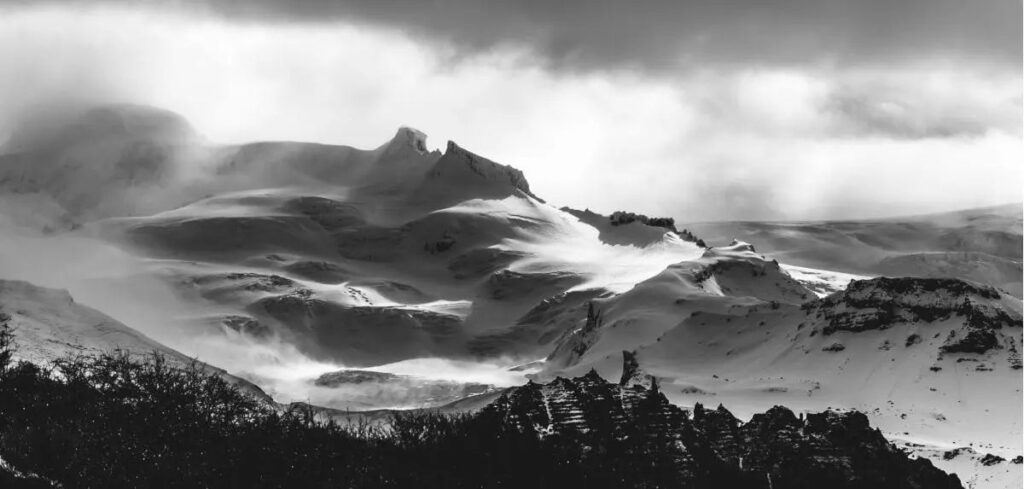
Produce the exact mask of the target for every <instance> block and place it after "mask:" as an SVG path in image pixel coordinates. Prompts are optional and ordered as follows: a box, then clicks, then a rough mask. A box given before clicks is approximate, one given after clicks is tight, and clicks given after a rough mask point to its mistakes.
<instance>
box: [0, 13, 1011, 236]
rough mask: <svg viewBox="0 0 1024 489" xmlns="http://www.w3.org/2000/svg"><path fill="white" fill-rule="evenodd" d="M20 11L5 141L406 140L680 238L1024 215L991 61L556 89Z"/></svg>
mask: <svg viewBox="0 0 1024 489" xmlns="http://www.w3.org/2000/svg"><path fill="white" fill-rule="evenodd" d="M4 9H5V11H4V15H3V16H2V18H0V63H3V65H4V66H6V67H7V71H8V73H12V74H17V76H8V77H3V78H2V79H0V132H10V130H11V129H12V128H13V127H15V126H16V125H17V120H18V119H19V115H20V114H23V113H25V112H26V111H30V110H32V109H33V108H34V107H38V106H39V105H41V104H47V103H53V101H55V100H63V101H74V102H75V103H78V104H93V103H107V102H134V103H142V104H149V105H154V106H158V107H162V108H166V109H169V110H172V111H175V112H178V113H180V114H182V115H183V116H184V117H185V118H186V119H187V120H188V121H190V122H191V124H192V125H193V126H194V127H195V128H196V130H197V131H198V133H199V134H200V135H201V136H202V137H203V138H205V140H207V141H209V142H214V143H240V142H246V141H255V140H303V141H315V142H322V143H329V144H346V145H351V146H355V147H360V148H373V147H376V146H378V145H380V144H382V143H383V142H385V141H386V140H387V139H388V138H390V137H391V135H392V134H394V131H395V130H396V128H398V127H399V126H402V125H410V126H413V127H416V128H418V129H420V130H423V131H424V132H426V133H427V134H428V135H430V138H431V139H430V143H429V144H430V145H431V146H432V147H443V143H444V141H445V140H446V139H452V140H456V141H457V142H459V144H460V145H462V146H463V147H466V148H469V149H470V150H472V151H474V152H476V153H479V154H482V155H485V156H487V157H489V158H491V159H494V160H496V161H499V162H502V163H505V164H510V165H512V166H515V167H517V168H520V169H522V170H523V171H524V172H525V173H526V175H527V178H528V179H529V180H530V183H531V187H532V188H534V190H535V191H536V193H537V194H538V195H540V196H542V197H543V198H545V199H547V200H549V201H550V202H552V203H554V204H556V205H568V206H571V207H575V208H588V207H589V208H591V209H595V210H598V211H603V212H606V213H607V212H611V211H615V210H620V209H621V210H631V211H635V212H643V213H646V214H650V215H667V216H672V217H675V218H676V219H677V220H679V221H682V222H692V221H705V220H738V219H844V218H861V217H878V216H893V215H905V214H919V213H923V212H933V211H942V210H950V209H955V208H965V207H976V206H984V205H994V204H1001V203H1006V202H1014V201H1019V200H1021V193H1020V188H1021V185H1022V183H1024V173H1022V172H1024V170H1022V168H1021V166H1020V165H1019V161H1020V160H1021V158H1022V156H1024V151H1022V140H1021V110H1020V103H1021V88H1020V87H1021V74H1020V72H1019V69H1016V68H1015V67H1014V66H1012V65H1004V64H1000V63H995V62H992V61H991V60H981V59H979V60H978V61H977V63H976V64H975V65H972V66H970V69H965V67H964V62H963V61H962V60H956V61H954V60H952V59H948V60H947V59H942V58H937V57H925V58H921V59H918V60H911V61H907V60H901V61H900V63H897V64H893V63H887V62H886V63H882V62H879V63H875V64H873V63H857V64H853V65H850V66H844V67H837V66H835V65H830V64H829V63H827V62H817V63H811V64H803V65H794V64H748V65H744V66H737V65H735V64H731V63H720V62H714V61H713V60H711V61H708V62H707V63H705V64H704V65H702V66H700V67H699V68H696V69H687V70H682V71H673V72H659V73H650V72H648V71H644V70H634V69H631V68H629V67H628V66H619V65H614V66H609V67H605V68H594V69H587V70H561V69H553V68H551V67H550V66H549V64H548V63H547V62H546V61H544V60H543V59H540V58H537V57H535V56H534V55H533V54H531V52H530V51H529V50H526V49H522V48H521V47H517V45H515V44H510V45H501V46H494V47H492V48H490V49H486V50H482V51H475V52H474V53H473V54H472V55H460V56H453V53H454V52H455V51H457V49H456V48H455V46H452V45H448V44H445V43H444V42H435V41H431V42H424V41H423V40H422V39H421V38H419V37H416V36H412V35H409V34H408V33H405V32H403V31H401V30H398V29H394V28H388V27H386V26H379V25H375V24H360V23H358V22H354V21H351V20H345V19H335V20H326V21H323V22H314V23H304V24H301V25H296V24H292V23H276V22H270V23H263V22H258V21H252V20H250V21H245V22H233V21H231V20H228V19H225V18H223V17H221V16H205V15H202V14H200V13H195V12H190V11H167V10H161V9H151V10H146V9H140V8H130V7H125V6H122V7H113V6H99V7H92V8H88V9H79V10H74V9H59V8H56V7H45V6H44V7H21V8H16V7H11V6H8V7H4ZM111 26H117V28H116V29H112V28H111ZM40 57H45V59H47V60H48V62H47V63H38V62H37V60H38V59H40ZM922 167H927V168H928V169H929V170H928V171H927V172H921V171H919V170H920V168H922ZM837 175H838V176H841V178H837V177H836V176H837ZM993 175H999V176H1000V178H992V176H993ZM908 183H909V185H908ZM637 188H644V190H645V191H644V192H636V191H635V190H636V189H637Z"/></svg>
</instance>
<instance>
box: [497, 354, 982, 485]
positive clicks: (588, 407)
mask: <svg viewBox="0 0 1024 489" xmlns="http://www.w3.org/2000/svg"><path fill="white" fill-rule="evenodd" d="M624 363H625V365H624V368H623V370H624V373H623V379H624V380H625V382H620V383H619V384H612V383H609V382H607V381H605V380H604V379H603V378H601V377H600V375H598V374H597V373H596V372H595V371H591V372H590V373H588V374H586V375H584V376H581V377H577V378H574V379H566V378H561V377H560V378H557V379H555V380H554V381H553V382H551V383H549V384H537V383H532V382H531V383H530V384H527V385H525V386H523V387H519V388H514V389H510V390H508V391H506V392H505V393H503V394H502V395H501V396H500V397H499V398H498V399H497V400H496V401H494V402H493V403H492V404H490V405H488V406H487V407H485V408H484V410H483V411H482V412H483V413H484V414H485V415H488V414H489V415H492V416H495V419H501V420H503V422H504V424H505V425H506V426H507V427H508V428H509V429H514V430H517V431H520V432H524V433H532V434H535V435H536V436H538V437H541V438H544V439H551V440H553V442H558V441H568V442H570V443H580V444H583V446H584V447H586V448H585V450H602V449H606V448H607V447H606V446H605V445H607V444H614V443H626V444H628V445H629V447H630V450H639V451H640V452H642V453H644V454H646V455H645V456H646V457H649V460H651V461H654V460H657V461H658V463H659V464H662V463H668V464H669V465H671V470H670V471H671V472H672V473H673V474H674V476H673V477H674V478H673V483H674V484H677V485H678V486H680V487H735V488H748V487H749V488H773V489H779V488H790V487H792V488H797V487H833V488H868V487H884V488H919V487H929V488H959V487H962V486H961V484H960V481H959V479H958V478H957V477H956V476H955V475H948V474H946V473H944V472H942V471H940V470H938V469H936V468H935V467H934V466H933V465H932V464H931V462H929V461H928V460H926V459H910V458H909V457H908V456H907V455H906V454H905V453H904V452H902V451H900V450H899V449H898V448H897V447H896V446H894V445H893V444H891V443H889V441H887V440H886V439H885V437H883V436H882V434H881V432H879V431H878V430H877V429H873V428H871V426H870V424H869V422H868V419H867V417H866V416H865V415H864V414H861V413H858V412H836V411H825V412H822V413H815V414H808V415H807V416H806V417H805V416H803V415H800V416H797V415H796V414H794V413H793V412H792V411H790V410H789V409H786V408H784V407H779V406H776V407H774V408H772V409H770V410H768V411H767V412H764V413H761V414H756V415H754V416H753V418H752V419H751V420H750V421H749V422H746V423H744V422H742V421H740V420H739V419H737V418H736V417H735V416H733V415H732V413H730V412H729V411H728V410H727V409H725V408H724V407H722V406H719V407H718V408H717V409H714V410H709V409H706V408H704V407H703V406H701V405H700V404H697V405H696V406H694V408H693V411H692V413H691V412H687V411H685V410H683V409H681V408H679V407H677V406H675V405H673V404H671V403H670V402H669V401H668V400H667V399H666V398H665V396H664V395H663V394H662V393H661V392H660V391H659V390H658V387H657V384H656V383H653V384H652V385H651V387H650V388H648V387H645V386H643V385H641V384H638V383H635V382H632V381H631V380H632V379H634V378H635V377H636V375H635V374H637V373H638V371H639V369H638V366H637V365H636V359H635V356H633V355H632V354H627V355H625V362H624ZM652 463H654V462H652ZM658 470H664V467H661V468H659V469H658Z"/></svg>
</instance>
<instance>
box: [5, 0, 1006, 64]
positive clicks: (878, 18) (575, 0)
mask: <svg viewBox="0 0 1024 489" xmlns="http://www.w3.org/2000/svg"><path fill="white" fill-rule="evenodd" d="M0 3H7V4H13V5H24V4H26V3H27V2H25V1H24V0H0ZM51 3H57V4H63V5H71V6H75V7H78V8H82V5H89V3H83V2H72V1H70V0H66V1H60V0H52V1H51ZM96 3H98V4H122V5H125V4H127V5H132V4H134V2H128V1H126V0H108V1H106V2H93V4H96ZM145 5H146V6H147V7H148V8H153V7H154V6H157V5H161V6H165V7H171V8H173V9H177V10H186V11H192V12H195V11H200V12H204V13H206V14H211V15H216V16H220V17H223V18H227V19H232V20H242V21H247V22H264V23H265V22H276V23H296V22H299V23H323V22H330V21H341V22H347V23H358V24H363V25H367V24H369V25H375V26H380V27H387V28H393V29H397V30H400V31H402V32H404V33H406V34H409V35H412V36H416V37H419V38H421V39H429V40H433V41H437V42H439V43H441V44H444V45H446V46H448V48H449V49H450V50H451V51H452V53H454V54H462V55H466V54H469V55H475V54H479V53H487V52H490V51H493V50H495V49H500V48H504V47H508V46H515V47H518V48H522V49H525V50H528V51H530V52H531V54H532V55H533V56H535V57H536V58H538V59H539V60H542V61H543V62H544V63H546V64H547V65H548V66H550V67H554V68H557V69H569V70H576V69H583V70H590V69H607V68H622V67H627V68H636V69H641V70H645V71H655V72H660V71H675V70H678V69H689V68H693V67H702V66H706V65H707V64H708V63H742V64H747V63H756V64H761V65H766V66H770V65H777V64H785V65H806V64H808V63H839V64H844V65H848V64H851V63H857V64H879V63H882V64H891V63H901V62H905V61H913V60H920V59H927V58H943V59H949V58H959V59H969V60H973V61H978V60H988V61H991V62H995V63H1009V64H1010V65H1013V66H1020V62H1021V43H1020V39H1021V2H1020V1H1018V0H978V1H973V2H964V1H962V0H866V1H865V0H861V1H852V0H758V1H705V0H638V1H632V2H623V1H619V0H560V1H546V0H540V1H538V0H507V1H502V2H487V1H482V0H440V1H431V2H425V1H421V0H347V1H334V0H297V1H296V0H292V1H278V0H249V1H245V2H239V1H235V0H178V1H167V2H146V4H145Z"/></svg>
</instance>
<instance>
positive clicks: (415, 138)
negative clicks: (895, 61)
mask: <svg viewBox="0 0 1024 489" xmlns="http://www.w3.org/2000/svg"><path fill="white" fill-rule="evenodd" d="M388 146H389V147H395V148H403V149H407V148H411V149H412V150H413V151H415V152H416V153H419V154H421V155H424V154H427V153H429V152H430V150H428V149H427V135H426V133H424V132H423V131H420V130H419V129H415V128H412V127H409V126H402V127H399V128H398V131H397V132H396V133H395V137H393V138H391V141H390V142H389V143H388Z"/></svg>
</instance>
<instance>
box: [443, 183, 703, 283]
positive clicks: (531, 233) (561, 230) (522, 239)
mask: <svg viewBox="0 0 1024 489" xmlns="http://www.w3.org/2000/svg"><path fill="white" fill-rule="evenodd" d="M445 211H447V212H467V213H475V214H486V215H494V216H500V217H503V218H505V219H508V220H510V221H513V222H519V223H521V224H522V225H521V227H519V228H518V229H519V234H518V236H516V237H515V238H511V239H506V240H504V241H503V242H502V243H501V244H499V245H497V248H499V249H502V250H508V251H514V252H520V253H524V254H526V255H527V256H526V258H524V259H522V260H519V261H517V262H515V263H514V264H513V265H512V266H511V267H510V270H512V271H515V272H523V273H544V272H561V271H570V272H574V273H578V274H581V275H582V276H583V277H585V279H586V281H585V282H583V283H581V284H579V285H577V286H575V287H573V288H572V289H570V290H585V289H594V288H603V289H606V290H609V291H611V292H614V293H622V292H625V291H627V290H629V289H631V288H633V286H634V285H636V284H637V283H640V282H642V281H644V280H646V279H648V278H650V277H653V276H655V275H657V274H659V273H661V272H662V271H663V270H664V269H665V268H667V267H668V266H669V265H672V264H673V263H678V262H681V261H688V260H694V259H697V258H700V256H701V255H702V254H703V252H704V250H703V249H702V248H700V247H699V246H697V245H695V244H694V243H691V242H688V241H684V240H682V239H680V238H679V237H678V236H676V235H675V234H672V233H669V232H665V234H664V237H663V239H662V241H661V242H658V243H654V244H651V245H649V246H646V247H637V246H632V245H610V244H606V243H604V242H602V241H601V240H600V238H599V237H598V236H599V231H598V230H597V229H596V228H595V227H593V226H590V225H587V224H584V223H583V222H581V221H580V220H579V219H578V218H576V217H574V216H572V215H571V214H568V213H566V212H563V211H561V210H558V209H556V208H554V207H552V206H550V205H547V204H542V203H539V202H537V201H536V200H533V199H524V198H521V197H508V198H506V199H502V200H470V201H467V202H464V203H462V204H460V205H458V206H455V207H450V208H448V209H445Z"/></svg>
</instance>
